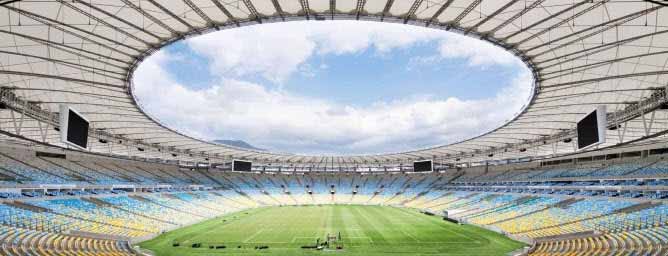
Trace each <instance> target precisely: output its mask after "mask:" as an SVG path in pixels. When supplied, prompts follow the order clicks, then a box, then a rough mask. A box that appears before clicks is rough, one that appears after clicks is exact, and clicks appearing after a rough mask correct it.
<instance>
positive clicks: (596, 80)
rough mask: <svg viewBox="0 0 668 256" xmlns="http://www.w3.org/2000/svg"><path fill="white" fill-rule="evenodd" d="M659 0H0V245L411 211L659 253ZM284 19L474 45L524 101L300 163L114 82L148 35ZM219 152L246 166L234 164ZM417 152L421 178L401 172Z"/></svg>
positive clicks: (150, 43) (60, 247) (663, 182)
mask: <svg viewBox="0 0 668 256" xmlns="http://www.w3.org/2000/svg"><path fill="white" fill-rule="evenodd" d="M665 2H666V1H659V0H648V1H622V0H617V1H612V0H610V1H609V0H591V1H590V0H584V1H583V0H577V1H575V0H573V1H566V0H561V1H559V0H552V1H547V0H536V1H517V0H504V1H501V0H499V1H481V0H477V1H474V0H457V1H454V0H447V1H446V0H443V1H422V0H414V1H392V0H388V1H364V0H358V1H353V0H338V1H325V0H302V1H285V0H280V1H262V0H244V1H218V0H212V1H195V0H183V1H166V0H155V1H154V0H150V1H132V0H122V1H117V3H112V4H110V3H109V1H99V0H89V1H81V0H76V1H64V0H59V1H18V0H0V27H1V28H0V48H1V49H0V74H1V75H0V255H10V256H23V255H68V256H74V255H138V254H140V252H138V251H137V250H136V248H134V247H133V244H135V243H137V242H140V241H145V240H147V239H151V238H153V237H156V236H158V235H159V234H162V233H164V232H166V231H169V230H173V229H176V228H180V227H183V226H186V225H190V224H193V223H196V222H201V221H204V220H208V219H211V218H214V217H216V216H221V215H223V214H228V213H235V212H240V211H243V210H246V209H251V208H258V207H268V206H284V205H324V204H359V205H383V206H393V207H405V208H412V209H418V210H420V211H422V212H425V213H429V214H433V215H440V216H443V217H447V218H448V219H449V220H452V221H456V222H459V223H462V224H465V225H476V226H480V227H483V228H486V229H489V230H493V231H496V232H499V233H503V234H505V235H507V236H508V237H511V238H513V239H517V240H521V241H525V242H528V243H530V244H531V245H532V249H530V250H528V251H526V252H523V253H524V255H533V256H539V255H540V256H542V255H628V256H637V255H643V256H644V255H651V256H665V255H668V225H667V223H668V205H667V202H666V198H668V159H667V158H666V153H668V148H666V146H665V144H666V143H665V142H666V134H668V122H666V116H667V115H666V110H667V109H668V91H667V88H666V86H667V85H668V79H667V77H668V71H667V68H666V63H668V51H666V49H668V43H667V42H668V37H666V35H668V30H666V24H668V22H666V17H668V13H667V11H668V8H665V7H666V6H668V4H666V3H665ZM55 10H57V11H55ZM298 19H304V20H309V21H312V20H318V21H321V20H328V19H329V20H339V19H348V20H354V21H356V20H373V21H384V22H393V23H402V24H408V25H418V26H424V27H431V28H439V29H443V30H448V31H456V32H460V33H462V34H464V35H469V36H472V37H474V38H476V39H480V40H484V41H487V42H489V43H492V44H494V45H496V46H499V48H503V49H505V50H507V51H508V52H509V53H511V54H512V55H514V56H515V57H516V58H515V59H516V60H517V63H523V64H521V65H525V68H527V70H528V71H529V72H527V74H528V75H527V77H526V78H527V79H526V80H527V81H528V83H530V84H531V85H530V86H528V87H530V88H531V92H530V97H528V99H527V101H526V103H525V104H524V106H523V107H522V108H521V109H517V113H516V115H514V116H512V118H509V119H508V120H507V122H504V123H503V124H501V126H498V127H495V128H494V129H493V130H490V131H476V134H478V133H477V132H481V133H480V134H481V135H480V136H476V137H472V138H461V140H457V141H455V140H448V141H450V142H453V143H450V144H447V145H446V144H443V145H436V146H433V145H430V147H428V148H424V149H417V150H410V151H405V152H397V153H387V154H378V155H376V154H370V155H343V156H325V155H313V156H309V155H299V154H287V153H286V154H283V153H277V152H271V151H262V150H255V149H253V150H250V149H246V148H239V147H236V146H230V145H221V144H218V143H212V142H209V141H204V140H200V139H196V138H194V137H191V136H189V135H186V134H182V133H181V132H179V131H177V130H176V129H173V128H170V127H169V126H168V125H166V124H164V123H161V122H160V120H158V119H157V118H154V117H151V116H149V115H148V114H146V113H145V112H144V109H143V108H142V105H141V102H140V101H139V100H138V99H137V98H136V97H135V96H136V95H134V94H133V92H134V89H135V87H134V81H133V80H132V78H133V75H134V73H133V72H135V71H136V70H138V65H139V64H140V63H142V62H143V61H144V60H146V59H147V58H148V57H149V56H150V55H151V54H154V53H155V52H158V51H159V50H160V49H161V48H162V47H165V46H167V45H171V44H173V43H175V42H178V41H180V40H183V39H186V38H190V37H192V36H198V35H201V34H204V33H207V32H209V31H217V30H220V29H227V28H232V27H239V26H245V25H256V24H260V23H272V22H279V21H292V20H298ZM465 54H466V53H464V55H465ZM453 55H457V56H459V54H453ZM522 80H524V79H522ZM501 96H504V95H501ZM501 96H499V97H501ZM515 96H516V95H511V96H510V97H515ZM503 100H506V99H505V98H503ZM61 104H63V106H68V105H72V106H76V108H77V109H78V110H80V111H81V112H82V113H84V114H85V115H86V117H87V118H88V119H90V126H86V127H87V128H82V129H81V130H82V131H79V132H80V133H82V134H83V133H85V135H82V136H83V137H84V138H87V139H88V147H86V145H83V146H82V145H79V146H81V148H79V147H76V146H73V145H72V144H71V143H65V142H63V141H62V137H61V135H62V134H64V131H61V128H64V127H65V124H62V123H61V122H62V120H61V119H60V117H63V115H62V113H60V112H58V111H59V110H60V107H61ZM481 105H484V104H481ZM603 106H605V107H607V109H608V110H609V111H608V112H606V114H605V115H604V116H605V117H606V118H605V119H606V120H601V121H605V122H602V123H601V124H600V126H598V123H597V128H600V131H601V133H602V132H603V131H605V132H606V136H605V137H604V138H601V139H605V140H606V141H605V142H601V144H598V145H592V146H591V147H589V148H584V149H579V148H578V147H579V145H578V143H577V141H576V140H578V137H579V136H580V135H581V134H580V132H579V131H578V129H577V124H576V122H577V121H578V119H579V118H581V117H583V115H585V114H587V113H588V112H590V111H592V110H593V109H598V108H599V107H603ZM483 107H484V106H483ZM192 114H193V115H196V114H197V113H192ZM597 118H598V116H597ZM257 125H258V126H259V125H262V124H257ZM448 125H450V124H448ZM455 125H459V124H455ZM485 127H488V126H485ZM464 129H466V128H464ZM63 130H64V129H63ZM586 131H589V130H585V132H586ZM596 133H597V134H598V131H597V132H596ZM443 135H444V136H446V135H447V136H450V134H443ZM433 143H440V142H433ZM84 144H85V143H84ZM421 144H422V143H421ZM232 159H240V160H247V161H251V160H252V161H256V162H258V163H261V164H260V165H258V166H254V167H255V168H252V170H251V171H250V172H249V171H245V172H236V171H232V168H231V166H230V165H231V163H230V162H231V161H232ZM425 159H431V160H433V163H432V167H433V168H434V171H433V172H414V170H413V169H412V167H410V166H409V165H411V164H412V163H414V162H415V161H424V160H425ZM383 165H386V166H383Z"/></svg>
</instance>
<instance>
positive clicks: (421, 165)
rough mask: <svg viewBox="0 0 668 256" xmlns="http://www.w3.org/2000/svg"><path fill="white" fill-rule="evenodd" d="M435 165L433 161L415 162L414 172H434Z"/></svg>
mask: <svg viewBox="0 0 668 256" xmlns="http://www.w3.org/2000/svg"><path fill="white" fill-rule="evenodd" d="M433 166H434V165H433V164H432V162H431V160H427V161H418V162H413V171H414V172H431V171H432V170H433Z"/></svg>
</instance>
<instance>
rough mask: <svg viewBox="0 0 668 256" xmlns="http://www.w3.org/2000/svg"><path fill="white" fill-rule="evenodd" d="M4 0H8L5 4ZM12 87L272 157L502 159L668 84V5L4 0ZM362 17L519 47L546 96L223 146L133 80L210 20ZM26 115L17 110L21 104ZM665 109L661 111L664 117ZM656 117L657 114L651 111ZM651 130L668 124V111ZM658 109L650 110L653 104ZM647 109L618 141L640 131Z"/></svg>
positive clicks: (33, 133)
mask: <svg viewBox="0 0 668 256" xmlns="http://www.w3.org/2000/svg"><path fill="white" fill-rule="evenodd" d="M3 2H4V3H3ZM0 4H2V6H1V7H0V86H2V87H5V89H10V90H11V91H13V92H14V94H16V95H18V96H20V97H22V98H24V99H27V100H29V101H30V102H32V103H34V104H36V105H38V106H40V107H42V108H43V109H46V110H49V111H51V112H57V111H58V105H59V104H61V103H66V104H70V105H72V106H73V107H75V108H76V109H77V110H79V112H81V113H83V114H84V115H86V116H87V117H88V118H89V119H90V120H91V122H92V125H93V126H94V128H95V129H100V130H102V131H106V132H108V133H111V134H115V135H119V136H122V137H124V138H127V139H130V140H134V141H137V142H141V143H146V144H151V145H160V146H162V147H167V148H173V149H177V150H180V151H181V152H204V153H205V154H209V155H210V156H212V157H214V156H219V157H225V158H244V159H251V160H256V161H266V162H302V163H303V162H311V163H314V162H320V163H323V162H332V163H338V164H342V165H345V164H346V163H363V162H367V163H375V162H401V161H412V160H415V159H421V158H443V159H454V158H467V159H471V160H475V159H489V157H488V155H480V152H488V151H489V150H490V149H500V148H504V147H507V146H508V145H518V144H521V143H523V142H526V141H531V140H536V139H540V138H543V137H545V136H550V135H554V134H557V133H560V132H563V131H565V130H570V129H573V127H574V124H575V122H576V121H577V119H578V118H580V117H581V116H582V115H584V114H585V113H587V112H589V111H591V110H592V109H594V107H595V106H597V105H607V108H608V110H609V111H616V110H621V109H623V108H625V107H626V106H628V105H629V104H633V103H636V102H638V101H641V100H643V99H644V98H646V97H648V96H650V95H651V94H652V93H654V92H656V91H657V90H660V89H662V88H665V87H666V85H668V68H667V67H666V65H668V9H667V8H663V7H664V6H662V5H659V4H655V3H652V2H649V1H647V2H645V1H622V0H619V1H606V0H594V1H592V0H536V1H530V0H529V1H524V0H522V1H519V0H494V1H481V0H477V1H476V0H410V1H395V0H377V1H376V0H374V1H365V0H272V1H268V0H243V1H241V0H239V1H231V0H140V1H137V0H117V1H104V0H85V1H84V0H54V1H31V0H23V1H2V0H0ZM298 19H299V20H303V19H307V20H331V19H360V20H374V21H385V22H399V23H407V24H412V25H418V26H429V27H432V28H439V29H449V30H453V31H458V32H461V33H464V34H468V35H471V36H474V37H479V38H483V39H484V40H488V41H490V42H493V43H495V44H497V45H500V46H502V47H505V48H506V49H507V50H509V51H511V52H513V53H514V54H516V55H517V56H518V57H520V58H522V59H523V61H524V62H525V63H527V65H528V66H529V67H530V68H531V69H532V70H533V71H534V76H535V86H536V88H535V95H534V98H533V100H532V101H531V103H530V105H529V106H527V107H526V109H525V110H524V111H523V112H522V113H519V115H518V116H517V117H516V118H515V119H514V120H509V123H507V124H505V125H504V126H502V127H500V128H498V129H496V130H494V131H491V132H489V133H486V134H484V135H482V136H479V137H476V138H473V139H470V140H466V141H463V142H460V143H455V144H450V145H444V146H439V147H434V148H430V149H423V150H416V151H412V152H401V153H392V154H382V155H364V156H305V155H292V154H281V153H273V152H255V151H249V150H244V149H238V148H233V147H228V146H222V145H215V144H211V143H208V142H204V141H200V140H197V139H195V138H191V137H188V136H187V135H184V134H181V133H179V132H178V131H174V130H171V129H169V128H168V127H164V126H163V125H161V124H160V122H159V121H158V120H155V119H153V118H151V117H149V116H147V115H146V114H145V113H144V112H143V111H142V110H141V107H140V106H141V102H136V101H135V99H134V98H133V96H132V93H131V91H132V90H131V87H132V85H131V80H132V72H133V71H134V68H135V67H136V66H137V65H138V63H140V62H141V59H143V58H145V57H147V56H148V55H150V54H151V53H152V52H154V51H156V50H158V49H160V48H161V47H163V46H165V45H167V44H169V43H171V42H174V41H176V40H180V39H184V38H186V37H189V36H196V35H198V34H202V33H206V32H208V31H213V30H218V29H227V28H235V27H238V26H243V25H253V24H259V23H266V22H279V21H288V20H298ZM12 115H14V116H12ZM17 115H20V113H14V112H13V111H0V118H2V119H1V120H0V121H1V122H0V127H1V128H2V130H5V131H8V132H11V133H20V135H21V136H25V137H28V138H32V139H35V140H40V141H45V142H47V143H51V144H56V145H62V144H60V142H59V134H58V132H57V131H55V130H53V129H43V128H41V125H40V124H39V123H38V122H37V121H35V120H31V119H25V120H24V121H23V123H22V125H21V129H20V132H19V131H18V129H16V125H15V123H14V121H16V117H17ZM655 115H656V116H655ZM647 116H649V114H648V115H647ZM652 116H653V119H655V120H656V121H654V122H653V125H652V126H651V127H649V133H650V134H651V133H656V132H659V131H663V130H665V129H666V128H667V127H666V126H668V123H667V122H665V121H666V120H668V119H667V117H668V112H667V111H657V112H656V113H653V114H652ZM648 118H649V117H648ZM647 131H648V130H647V125H646V123H643V122H642V120H641V118H636V119H634V120H632V121H629V122H627V123H626V129H624V134H623V136H619V134H618V133H617V132H609V133H608V138H607V142H606V144H605V145H608V146H609V145H615V144H618V143H620V142H622V141H629V140H633V139H637V138H640V137H642V136H644V135H646V134H648V132H647ZM91 145H92V150H93V151H96V152H102V153H112V154H124V155H125V154H130V155H133V154H134V155H142V156H145V157H167V158H169V157H171V155H167V153H165V152H158V151H157V150H146V151H137V150H136V147H130V146H128V145H124V144H118V143H107V144H100V143H98V141H97V140H95V141H93V142H92V143H91ZM572 151H573V145H572V143H554V144H552V143H550V144H545V145H543V146H535V147H533V148H530V149H529V150H526V151H523V152H520V151H519V150H504V151H501V152H498V153H497V154H495V155H494V158H499V159H500V158H518V157H524V156H535V155H548V154H555V153H567V152H572Z"/></svg>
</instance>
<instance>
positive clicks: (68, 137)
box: [60, 105, 90, 149]
mask: <svg viewBox="0 0 668 256" xmlns="http://www.w3.org/2000/svg"><path fill="white" fill-rule="evenodd" d="M89 126H90V123H89V122H88V120H87V119H86V118H85V117H84V116H83V115H81V114H79V112H77V111H76V110H74V109H72V108H70V107H69V106H66V105H61V106H60V139H61V141H62V142H64V143H66V144H69V145H72V146H76V147H79V148H82V149H85V148H87V147H88V128H89Z"/></svg>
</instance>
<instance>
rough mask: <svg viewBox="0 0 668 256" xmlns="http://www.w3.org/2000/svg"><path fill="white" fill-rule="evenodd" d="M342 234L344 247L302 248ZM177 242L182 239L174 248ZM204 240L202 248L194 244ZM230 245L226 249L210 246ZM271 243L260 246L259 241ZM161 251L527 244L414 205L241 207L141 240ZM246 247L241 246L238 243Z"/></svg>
mask: <svg viewBox="0 0 668 256" xmlns="http://www.w3.org/2000/svg"><path fill="white" fill-rule="evenodd" d="M339 232H340V233H341V240H340V241H339V242H340V244H341V245H342V246H343V249H342V250H338V251H337V250H335V248H334V247H333V246H332V249H331V250H322V251H316V250H314V249H301V246H302V245H314V244H315V243H316V239H318V238H320V240H321V241H324V240H325V237H326V236H327V234H330V235H334V236H338V234H339ZM174 242H178V243H180V246H179V247H173V246H172V244H173V243H174ZM193 243H202V247H201V248H191V245H192V244H193ZM210 245H225V246H226V247H227V248H225V249H209V246H210ZM260 245H266V246H269V248H268V249H265V250H256V249H255V246H260ZM140 246H141V247H142V248H146V249H149V250H152V251H153V252H155V253H156V254H157V255H159V256H163V255H164V256H188V255H198V256H204V255H462V256H463V255H467V256H473V255H484V256H487V255H499V256H502V255H507V253H509V252H511V251H514V250H516V249H519V248H521V247H522V246H524V244H522V243H520V242H516V241H513V240H510V239H508V238H506V237H505V236H503V235H500V234H497V233H494V232H491V231H488V230H485V229H482V228H478V227H475V226H470V225H457V224H453V223H449V222H446V221H443V220H441V219H440V218H439V217H436V216H428V215H425V214H422V213H419V212H417V211H415V210H411V209H402V208H394V207H382V206H354V205H328V206H287V207H268V208H258V209H253V210H248V211H244V212H238V213H234V214H230V215H226V216H222V217H219V218H216V219H212V220H208V221H205V222H202V223H198V224H195V225H192V226H188V227H184V228H181V229H177V230H174V231H171V232H167V233H165V234H162V235H160V236H158V237H157V238H155V239H153V240H150V241H146V242H143V243H141V244H140ZM239 246H241V248H238V247H239Z"/></svg>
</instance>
